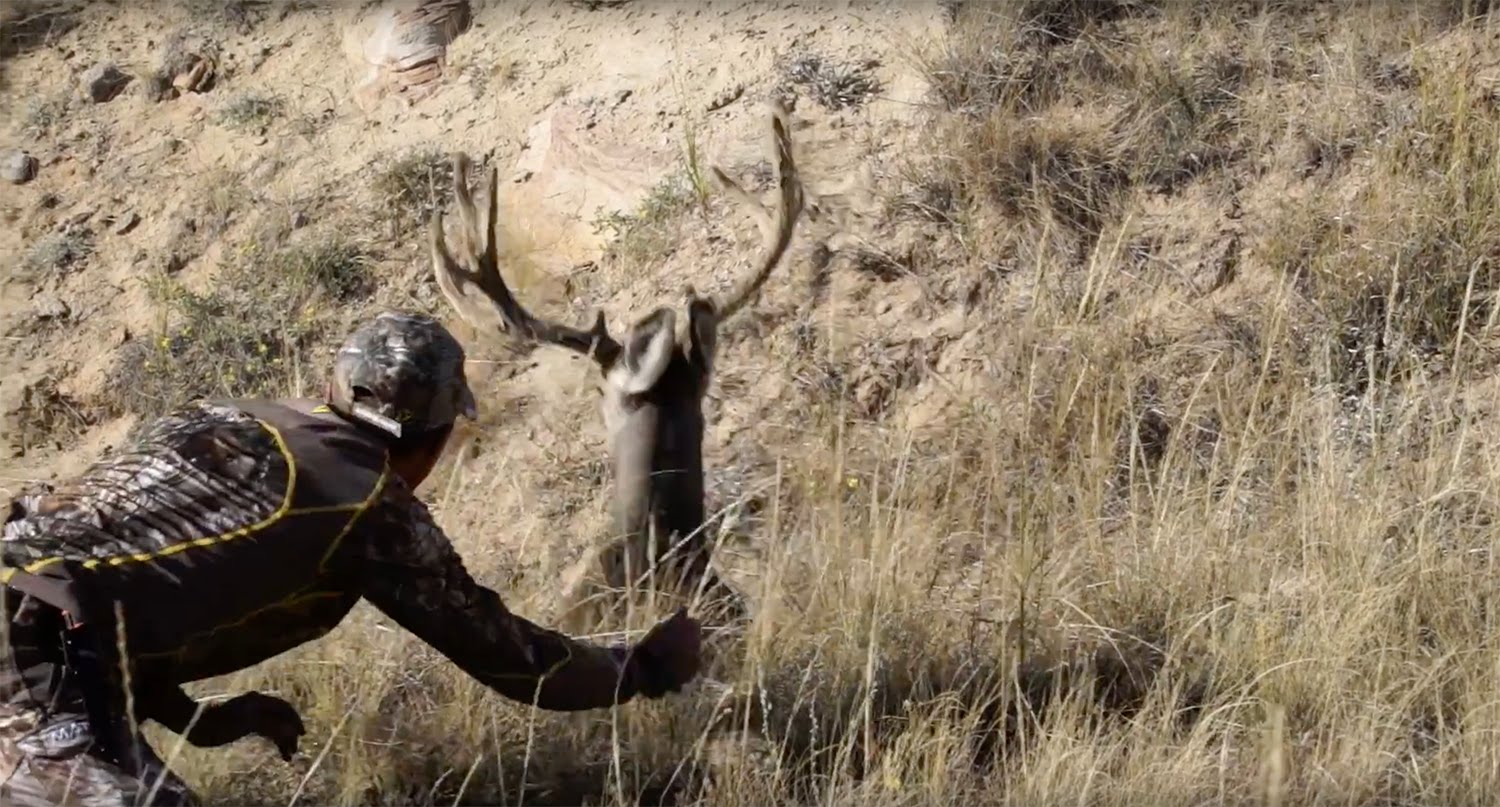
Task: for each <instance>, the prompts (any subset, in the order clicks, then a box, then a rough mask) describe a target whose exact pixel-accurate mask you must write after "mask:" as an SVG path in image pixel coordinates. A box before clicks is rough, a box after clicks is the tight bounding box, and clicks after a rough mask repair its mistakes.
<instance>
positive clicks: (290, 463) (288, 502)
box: [0, 418, 297, 582]
mask: <svg viewBox="0 0 1500 807" xmlns="http://www.w3.org/2000/svg"><path fill="white" fill-rule="evenodd" d="M255 421H256V422H257V423H259V424H260V425H261V426H262V427H263V428H265V430H266V431H267V432H269V433H270V434H271V439H273V440H275V441H276V450H277V451H279V452H281V456H282V459H284V460H285V461H286V467H287V471H286V495H285V496H284V497H282V500H281V505H280V506H278V507H277V508H276V510H275V511H274V512H272V513H271V515H269V516H266V517H265V518H264V519H262V520H261V521H260V522H259V523H256V524H251V525H250V526H248V527H241V528H239V529H237V530H232V531H230V532H226V533H223V534H222V535H214V536H210V537H207V538H197V539H194V540H192V541H183V542H182V543H177V544H172V545H170V546H165V547H162V548H161V549H159V550H157V551H155V552H137V553H135V554H131V555H116V556H114V557H110V558H90V559H88V560H86V561H83V563H82V564H81V565H82V566H83V568H85V569H94V568H98V567H99V566H100V565H101V564H108V565H110V566H119V565H121V564H125V563H146V562H148V561H152V560H155V559H156V558H160V557H166V556H168V555H176V554H178V553H179V552H186V551H187V550H189V549H198V548H201V547H205V546H212V545H214V544H219V543H224V542H226V541H233V540H235V539H236V538H244V537H246V536H248V535H254V534H255V533H257V532H260V531H261V530H264V529H265V528H267V527H269V526H271V525H273V524H275V523H276V522H278V521H280V520H281V519H282V518H284V517H285V516H286V515H287V513H289V512H290V511H291V509H292V499H293V497H294V496H295V495H296V492H297V460H296V459H295V458H294V457H292V452H291V449H289V448H287V445H286V440H285V439H283V438H282V436H281V431H280V430H279V429H277V428H276V427H275V426H272V425H271V424H270V423H267V422H266V421H264V420H261V419H260V418H256V419H255ZM64 560H67V558H64V557H60V556H59V557H53V558H42V559H41V560H36V561H32V562H31V563H28V564H27V565H25V566H22V567H21V569H22V570H23V571H25V572H26V573H28V574H36V573H37V572H38V571H40V570H41V569H45V568H46V567H48V566H51V565H52V564H54V563H61V562H63V561H64ZM14 574H15V570H13V569H7V570H5V574H4V576H3V577H0V582H9V581H10V578H11V577H12V576H13V575H14Z"/></svg>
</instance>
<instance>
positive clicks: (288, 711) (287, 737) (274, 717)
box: [219, 692, 307, 762]
mask: <svg viewBox="0 0 1500 807" xmlns="http://www.w3.org/2000/svg"><path fill="white" fill-rule="evenodd" d="M219 708H221V709H232V710H234V711H235V713H236V718H237V719H238V720H242V721H244V722H243V725H245V726H246V727H248V728H249V730H250V733H252V734H259V735H260V736H262V737H264V738H266V739H267V740H270V741H271V742H272V743H274V744H275V745H276V750H277V751H279V752H280V753H281V759H282V761H284V762H290V761H291V760H292V755H293V754H295V753H297V738H299V737H301V736H302V735H304V734H306V733H307V729H306V727H304V726H303V725H302V718H301V716H299V715H298V714H297V709H296V708H295V707H293V706H292V705H291V704H290V703H287V702H286V701H284V700H282V699H281V698H278V697H275V696H274V695H265V694H262V693H260V692H246V693H244V694H243V695H237V696H235V697H234V698H233V699H231V700H230V701H229V702H228V703H225V704H223V705H222V706H220V707H219Z"/></svg>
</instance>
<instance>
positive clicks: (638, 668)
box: [626, 608, 703, 698]
mask: <svg viewBox="0 0 1500 807" xmlns="http://www.w3.org/2000/svg"><path fill="white" fill-rule="evenodd" d="M702 644H703V629H702V627H701V626H700V625H699V624H698V620H696V619H693V618H692V617H690V616H688V615H687V609H686V608H679V609H677V613H675V614H673V615H672V616H671V617H670V618H668V619H665V620H662V621H661V622H658V623H656V625H655V626H653V627H652V628H651V630H650V631H649V632H647V633H646V635H645V637H643V638H642V639H641V640H640V641H639V642H637V643H636V644H635V646H634V647H632V648H630V651H629V655H628V657H627V659H628V660H627V661H626V663H627V664H629V665H631V666H633V667H634V669H633V670H632V672H633V673H634V677H635V680H636V685H637V687H638V689H639V692H640V694H642V695H644V696H645V697H647V698H660V697H662V696H663V695H666V694H667V693H669V692H677V691H679V690H681V689H682V687H683V685H685V684H687V683H688V682H689V681H691V680H693V679H694V678H695V677H697V675H698V669H699V667H700V666H701V665H702V658H701V655H700V654H701V652H702Z"/></svg>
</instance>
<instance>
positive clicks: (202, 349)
mask: <svg viewBox="0 0 1500 807" xmlns="http://www.w3.org/2000/svg"><path fill="white" fill-rule="evenodd" d="M372 292H373V277H372V275H371V273H370V270H369V259H368V256H367V255H366V254H365V253H364V251H363V250H362V249H360V248H359V247H357V246H354V245H351V244H348V243H345V242H343V241H339V240H330V241H324V242H320V243H316V244H311V245H301V246H294V247H287V248H284V249H280V250H276V251H274V252H270V253H267V254H259V253H258V251H257V250H256V249H255V248H254V247H252V248H250V249H248V250H246V254H245V255H244V256H242V258H241V259H240V260H239V261H237V262H235V263H233V264H231V265H230V266H229V267H226V269H225V275H224V277H223V279H222V282H221V284H220V285H219V287H217V288H215V289H214V290H213V291H210V292H207V293H197V292H193V291H190V290H188V289H185V288H183V287H182V286H180V285H179V284H177V283H175V282H173V281H170V280H166V279H162V280H159V281H158V282H157V284H156V286H155V288H154V289H153V296H154V297H155V298H156V300H157V302H158V304H160V305H161V306H162V307H163V308H164V309H165V310H164V312H163V313H164V321H163V325H162V327H161V329H160V330H159V331H158V332H157V333H155V334H151V335H149V336H147V337H144V338H140V339H136V340H132V341H131V342H130V343H128V344H127V345H126V346H125V348H124V351H123V355H122V358H121V361H120V364H119V365H118V367H117V372H116V378H117V384H116V387H117V388H118V389H119V390H120V391H121V393H122V394H121V396H120V400H119V406H120V407H121V408H122V409H123V410H125V411H133V412H138V413H141V414H144V415H148V416H149V415H157V414H160V413H161V412H163V411H165V410H167V409H170V408H171V407H173V406H177V405H180V404H182V403H183V402H185V401H188V400H191V399H193V398H198V397H204V396H212V395H222V396H249V395H280V394H289V393H294V392H296V391H298V388H299V387H301V386H302V383H301V382H302V381H303V379H304V378H305V376H304V372H306V371H305V370H304V367H305V364H306V362H305V360H306V359H307V358H308V356H309V355H310V354H311V351H312V349H313V348H314V347H315V346H316V345H317V344H318V341H319V340H320V338H322V337H323V336H325V335H326V334H327V333H328V332H329V330H330V328H331V327H332V326H333V325H335V324H336V323H337V322H338V312H337V306H336V305H330V304H332V303H349V302H353V301H355V300H358V299H360V298H363V297H365V296H368V295H369V294H370V293H372Z"/></svg>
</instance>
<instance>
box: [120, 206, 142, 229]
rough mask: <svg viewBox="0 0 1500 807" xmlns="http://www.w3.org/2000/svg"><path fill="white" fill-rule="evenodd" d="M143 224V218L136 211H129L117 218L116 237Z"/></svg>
mask: <svg viewBox="0 0 1500 807" xmlns="http://www.w3.org/2000/svg"><path fill="white" fill-rule="evenodd" d="M140 223H141V217H140V215H139V214H137V213H136V212H135V211H134V210H127V211H125V212H124V213H123V214H121V215H119V216H117V217H116V218H115V235H124V234H126V233H128V232H130V231H131V230H134V229H135V226H136V225H137V224H140Z"/></svg>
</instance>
